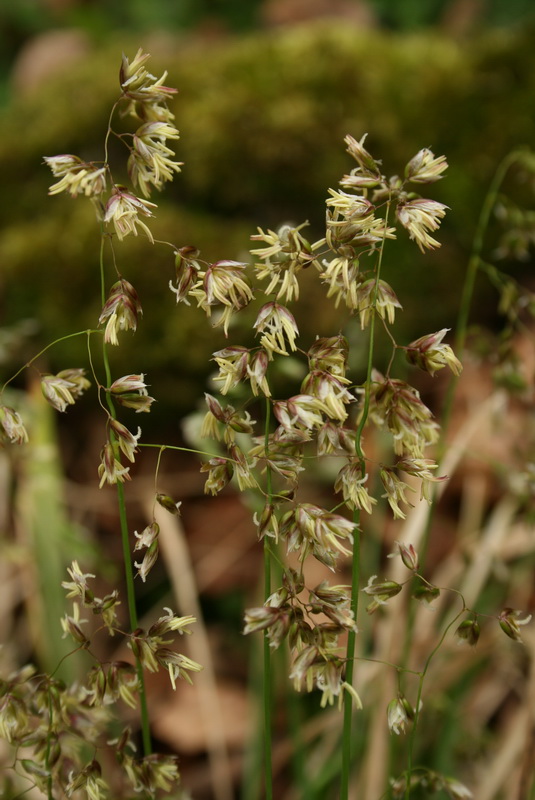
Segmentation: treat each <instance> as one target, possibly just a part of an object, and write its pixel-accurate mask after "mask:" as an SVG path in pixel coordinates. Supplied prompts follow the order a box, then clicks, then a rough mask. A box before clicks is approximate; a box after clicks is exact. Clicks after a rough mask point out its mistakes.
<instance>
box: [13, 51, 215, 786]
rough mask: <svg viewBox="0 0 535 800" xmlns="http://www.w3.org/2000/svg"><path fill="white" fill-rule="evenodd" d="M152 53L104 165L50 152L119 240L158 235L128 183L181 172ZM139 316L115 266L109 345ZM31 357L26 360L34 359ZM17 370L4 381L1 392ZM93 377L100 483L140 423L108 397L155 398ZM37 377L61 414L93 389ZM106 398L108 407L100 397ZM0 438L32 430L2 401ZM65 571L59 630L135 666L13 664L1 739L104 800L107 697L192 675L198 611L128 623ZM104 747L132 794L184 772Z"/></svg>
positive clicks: (143, 407) (139, 386)
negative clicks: (186, 641) (101, 416)
mask: <svg viewBox="0 0 535 800" xmlns="http://www.w3.org/2000/svg"><path fill="white" fill-rule="evenodd" d="M148 58H149V55H148V54H146V53H143V51H142V50H139V51H138V53H137V55H136V56H135V58H134V59H133V61H132V62H131V63H130V62H129V60H128V59H127V58H126V57H124V56H123V60H122V65H121V70H120V85H121V95H120V97H119V99H118V101H117V103H116V105H115V106H114V108H113V110H112V115H111V117H110V120H112V118H113V114H114V112H115V111H116V109H118V108H121V110H122V112H123V116H125V115H126V116H129V117H132V118H133V119H134V120H136V121H137V122H138V127H137V129H136V130H135V132H134V133H133V134H131V133H121V134H119V133H116V132H115V131H113V130H112V128H111V127H110V128H109V130H108V135H107V138H106V144H105V150H106V154H105V160H104V161H102V162H99V163H96V162H90V163H88V162H85V161H83V160H82V159H80V158H79V157H78V156H75V155H59V156H53V157H47V158H45V162H46V163H47V164H48V166H49V167H50V169H51V170H52V173H53V175H54V177H55V178H57V182H56V183H55V184H54V185H53V186H51V187H50V194H58V193H60V192H67V193H68V194H70V195H71V197H77V196H80V195H82V196H85V197H87V198H89V199H90V200H91V201H92V203H93V205H94V207H95V209H96V212H97V217H98V219H99V221H100V222H101V223H102V225H103V227H104V229H105V230H106V231H108V232H109V233H110V238H111V237H112V236H116V237H117V239H119V240H122V239H123V238H124V237H125V236H127V235H129V234H133V235H137V234H138V233H142V234H143V235H145V236H147V237H148V239H149V240H150V241H153V237H152V234H151V232H150V229H149V227H148V226H147V224H146V222H145V220H146V219H147V218H149V217H151V216H152V215H153V209H154V208H155V204H154V203H151V202H149V201H148V200H146V199H142V198H140V197H137V196H136V195H135V194H134V191H135V189H136V188H139V190H140V192H141V194H142V195H143V196H144V197H145V198H146V197H148V196H149V195H150V191H151V189H152V188H156V189H161V188H162V187H163V185H164V183H165V182H166V181H170V180H172V179H173V177H174V175H175V173H176V172H179V171H180V164H179V163H178V162H176V161H174V160H173V156H174V153H173V151H172V150H171V149H170V147H169V146H168V140H173V139H177V138H178V135H179V134H178V131H177V130H176V128H175V127H174V125H173V122H172V120H173V114H172V113H171V111H170V110H169V108H168V106H167V101H168V100H169V99H170V98H171V97H172V96H173V95H174V94H175V93H176V90H175V89H171V88H169V87H166V86H165V85H164V81H165V77H166V75H165V74H164V75H163V76H162V77H161V78H159V79H157V78H156V77H155V76H153V75H151V74H150V73H149V72H148V71H147V69H146V67H145V65H146V62H147V60H148ZM110 126H111V122H110ZM110 135H114V136H116V137H117V138H118V139H119V140H121V141H122V142H123V144H124V145H125V146H126V147H127V149H128V153H129V155H128V174H129V177H130V180H131V182H132V185H133V187H134V191H132V190H130V189H128V188H127V187H125V186H122V185H119V184H117V183H115V182H114V180H113V176H112V172H111V168H110V165H109V163H108V161H107V140H108V137H109V136H110ZM108 185H109V186H110V189H109V192H108ZM116 271H117V270H116ZM141 313H142V310H141V304H140V301H139V298H138V295H137V293H136V290H135V289H134V287H133V286H132V285H131V284H130V283H129V282H128V281H127V280H125V279H124V278H123V277H122V276H121V275H120V274H119V273H118V271H117V279H116V281H115V283H114V284H113V285H112V286H111V289H110V291H109V294H108V297H107V300H106V302H105V303H104V306H103V308H102V312H101V314H100V318H99V321H98V322H99V325H101V326H103V331H102V333H103V338H104V341H105V343H106V344H109V345H118V344H119V336H118V334H119V333H120V332H122V331H127V330H130V331H135V330H136V327H137V323H138V319H139V316H140V314H141ZM37 358H38V356H36V357H35V358H34V359H32V360H31V361H30V362H29V363H28V364H27V365H26V366H30V365H33V364H34V362H35V361H36V359H37ZM19 372H20V371H19ZM18 374H19V373H17V375H18ZM15 377H16V376H13V378H11V379H10V381H8V382H7V383H6V384H5V385H4V387H3V390H2V393H3V392H4V389H5V388H6V386H7V385H8V384H9V383H10V382H11V380H13V379H14V378H15ZM94 377H95V381H96V382H97V384H98V393H99V401H100V405H101V406H102V408H103V409H104V410H105V413H106V420H107V422H106V430H107V437H106V442H105V444H104V446H103V448H102V453H101V462H100V465H99V468H98V473H99V478H100V486H101V487H102V486H103V485H104V484H106V483H107V484H115V483H121V482H123V481H125V480H127V479H129V477H130V476H129V469H130V467H129V465H130V464H131V463H132V462H133V461H134V459H135V453H136V449H137V444H138V441H139V438H140V435H141V430H140V429H138V431H137V433H135V434H134V433H132V432H131V431H130V430H128V428H127V427H126V426H125V425H123V423H121V422H120V421H119V420H118V419H117V418H116V414H115V405H117V406H121V407H125V408H131V409H134V410H135V411H136V412H137V413H141V412H148V411H150V407H151V405H152V403H153V401H154V398H152V397H150V396H149V394H148V389H147V385H146V383H145V376H144V375H143V374H136V375H134V374H131V375H124V376H122V377H120V378H117V379H115V380H113V381H111V378H110V382H109V385H108V386H102V385H101V384H100V383H99V382H98V380H97V378H96V375H95V376H94ZM40 381H41V388H42V393H43V396H44V397H45V399H46V400H47V402H48V403H49V404H50V405H51V406H52V407H53V408H54V409H56V410H57V411H60V412H65V411H66V410H67V409H68V407H69V406H71V405H72V404H74V403H75V402H76V401H77V400H78V398H79V397H80V396H81V395H82V394H83V393H84V392H85V391H86V390H87V389H88V388H89V386H90V382H89V380H88V379H87V377H86V373H85V370H83V369H78V368H77V369H65V370H62V371H60V372H59V373H58V374H56V375H51V374H47V373H41V374H40ZM103 396H104V398H105V399H106V401H107V405H108V408H109V411H108V410H106V408H105V403H104V402H103V401H102V398H103ZM0 436H1V440H2V442H4V443H8V442H9V443H12V444H21V445H23V444H25V443H26V442H27V441H28V438H29V437H28V432H27V430H26V427H25V425H24V422H23V420H22V418H21V416H20V414H19V413H18V412H17V411H16V410H15V409H13V408H11V407H10V406H7V405H3V404H0ZM156 501H157V502H159V503H160V505H162V506H163V507H165V508H167V509H168V510H169V511H170V512H172V513H177V512H178V508H179V505H180V504H179V503H174V501H172V500H171V498H168V497H167V496H165V495H160V494H159V495H157V497H156ZM158 532H159V528H158V526H157V524H156V523H155V522H154V521H153V523H152V524H151V525H149V526H147V528H146V529H145V530H144V531H142V532H141V533H140V534H138V533H137V532H136V534H135V535H136V546H135V550H136V552H138V551H141V552H142V553H143V559H142V560H141V562H140V563H137V562H136V564H135V566H136V567H137V570H138V574H139V575H140V577H141V578H142V579H143V580H145V578H146V575H147V573H148V571H149V570H150V568H151V567H152V565H153V564H154V562H155V560H156V557H157V554H158ZM68 572H69V576H70V580H69V581H66V582H64V583H63V586H64V588H65V589H66V590H67V597H69V598H73V605H72V611H71V612H70V613H67V614H65V616H64V617H63V619H62V620H61V624H62V627H63V630H64V633H65V636H67V635H68V636H70V637H71V638H72V639H73V640H74V642H75V644H76V646H77V648H81V649H85V650H89V651H90V648H91V644H92V642H91V637H92V636H93V634H94V631H91V630H89V627H91V626H89V624H88V623H89V619H90V618H92V619H93V620H95V619H96V620H99V621H100V623H101V624H100V626H99V627H98V629H97V632H98V631H99V630H106V631H107V632H108V633H109V634H110V635H111V636H114V635H117V634H118V635H121V636H123V637H124V638H125V639H126V641H127V644H128V646H129V648H130V649H131V651H132V653H133V655H134V657H135V661H136V665H137V666H132V665H131V664H128V663H126V662H123V661H112V662H110V663H108V664H106V665H104V664H101V663H97V664H96V665H95V666H94V667H93V668H92V669H91V670H90V671H89V673H88V675H87V677H86V680H85V681H82V682H80V683H76V684H74V685H73V686H70V687H66V686H65V685H64V684H63V683H62V682H61V681H58V680H55V679H54V678H53V677H50V676H43V675H38V674H36V672H35V670H34V669H33V668H32V667H25V668H23V669H22V670H19V671H17V672H14V673H13V674H11V675H9V676H8V678H7V679H6V680H5V681H0V736H1V737H3V738H4V739H6V740H7V741H8V742H9V743H10V744H11V745H12V746H13V747H15V748H17V750H19V749H20V748H24V749H25V751H26V752H28V753H30V752H31V757H27V758H26V757H25V758H21V759H18V763H19V765H20V767H21V769H22V773H23V774H25V775H26V776H27V778H28V779H29V780H30V781H32V782H33V784H34V785H35V786H36V787H37V788H38V789H40V790H41V791H42V792H43V793H44V794H46V795H47V796H52V794H51V793H52V792H54V793H55V792H56V788H53V787H60V788H58V789H57V790H58V791H59V790H60V789H61V791H62V793H64V794H65V795H66V796H67V797H71V796H78V794H79V792H83V793H84V796H87V797H89V798H90V799H91V800H100V798H103V797H105V796H110V794H109V793H110V788H109V786H108V784H107V779H106V777H105V776H103V774H102V769H101V765H100V762H99V761H98V760H97V758H95V757H93V759H92V760H90V761H89V763H87V753H86V752H84V747H85V746H86V745H87V743H93V744H94V745H95V746H96V747H99V746H103V745H104V744H105V743H106V738H105V737H106V736H107V735H108V731H109V729H110V726H111V723H112V722H113V719H112V715H111V713H110V709H111V706H112V705H113V704H115V703H117V702H118V701H119V700H120V701H122V702H123V703H126V705H128V706H131V707H132V708H135V707H137V706H138V704H139V697H140V695H141V686H142V682H141V675H142V671H143V670H148V671H149V672H156V671H157V670H159V669H161V668H163V669H165V670H166V671H167V672H168V673H169V678H170V681H171V684H172V686H173V688H175V687H176V681H177V680H178V679H185V680H187V681H189V682H191V678H190V673H192V672H198V671H199V670H200V669H201V667H200V665H199V664H197V663H196V662H194V661H192V660H191V659H189V658H187V657H186V656H185V655H182V654H180V653H178V652H176V651H175V649H174V648H173V647H172V644H173V637H174V636H175V635H176V634H182V633H189V632H190V631H189V626H190V625H191V624H192V623H193V622H195V619H194V618H193V617H190V616H186V617H178V616H176V615H174V614H173V612H172V611H171V610H170V609H165V612H166V613H165V615H164V616H161V617H160V618H159V619H158V620H156V622H154V623H153V624H152V625H150V627H149V628H148V630H146V631H145V630H143V629H141V628H137V629H136V630H133V631H131V632H127V631H124V630H122V628H121V626H120V624H119V619H118V616H117V613H116V612H117V607H118V605H119V603H120V601H119V595H118V592H117V590H114V591H112V592H111V593H109V594H108V595H106V596H104V597H97V596H96V595H95V593H94V591H93V589H92V588H91V585H90V579H92V578H94V577H95V576H94V575H91V574H84V573H83V572H82V571H81V569H80V568H79V566H78V564H77V563H76V562H73V564H72V566H71V568H70V569H69V570H68ZM86 614H87V615H89V616H86ZM107 744H108V745H110V744H111V745H112V746H113V751H114V753H115V756H116V759H117V762H118V763H119V764H120V765H121V767H122V772H123V776H124V780H125V786H124V789H125V791H126V792H127V793H132V792H135V793H142V794H144V795H145V794H147V795H150V796H154V795H155V794H156V793H158V792H160V791H165V792H169V791H170V790H171V789H172V788H173V787H174V786H176V784H177V782H178V780H179V771H178V761H177V758H176V757H174V756H167V755H158V754H150V755H149V754H147V752H145V755H144V756H140V755H139V754H138V753H137V747H136V744H135V741H134V737H133V736H132V735H131V732H130V730H129V729H128V728H125V729H124V730H123V733H122V734H121V735H120V737H119V738H118V739H117V740H114V741H112V742H107ZM145 751H146V748H145ZM121 791H122V790H121ZM54 796H55V794H54Z"/></svg>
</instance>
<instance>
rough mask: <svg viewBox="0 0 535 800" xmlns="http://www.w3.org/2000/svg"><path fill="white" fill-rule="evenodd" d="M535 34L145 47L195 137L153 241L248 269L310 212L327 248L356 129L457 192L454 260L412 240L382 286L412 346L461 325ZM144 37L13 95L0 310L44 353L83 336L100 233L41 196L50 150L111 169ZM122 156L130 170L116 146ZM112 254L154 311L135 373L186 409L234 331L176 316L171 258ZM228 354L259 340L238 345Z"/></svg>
mask: <svg viewBox="0 0 535 800" xmlns="http://www.w3.org/2000/svg"><path fill="white" fill-rule="evenodd" d="M532 41H533V29H532V28H528V27H525V28H523V29H522V30H519V31H494V32H492V33H486V34H484V35H481V36H480V37H479V38H477V39H472V40H470V41H469V43H468V42H456V41H453V40H452V39H450V38H447V37H444V36H440V35H438V34H433V33H420V34H412V35H410V36H409V35H396V34H388V33H384V32H383V33H381V32H370V31H366V32H361V31H359V30H358V29H356V28H354V27H351V26H349V25H347V24H344V25H341V24H331V25H326V24H325V23H322V24H321V25H320V24H316V25H307V26H300V27H294V28H290V29H287V30H285V31H284V32H277V33H273V32H272V33H265V32H263V33H255V34H251V35H249V36H248V37H245V38H241V39H233V38H227V39H222V40H221V41H218V42H211V43H210V45H209V46H207V44H206V42H204V41H202V40H201V39H199V38H191V37H185V36H182V37H174V36H170V35H169V36H160V37H159V38H158V39H157V40H155V39H154V38H152V40H151V41H150V42H148V43H147V44H146V45H145V46H146V48H147V49H148V50H149V52H152V53H153V54H154V58H153V62H152V65H151V69H152V71H153V72H154V73H158V74H159V73H160V71H163V66H161V65H162V64H165V65H166V66H167V67H168V68H169V73H170V74H169V79H168V82H169V84H170V85H174V86H178V87H179V88H180V94H179V96H178V99H177V101H176V102H175V104H174V110H175V112H176V116H177V124H178V127H179V129H180V131H181V135H182V138H181V140H180V142H179V143H178V148H177V151H178V157H179V158H180V160H183V161H184V162H185V166H184V168H183V172H182V174H181V175H179V176H178V177H177V178H176V179H175V182H174V184H173V185H172V186H171V187H169V188H168V189H167V190H166V192H165V193H164V194H163V195H162V196H161V198H156V197H155V198H153V199H154V200H155V201H156V202H158V205H159V208H158V211H157V218H156V226H155V228H154V231H155V236H156V237H157V238H160V239H163V240H165V241H169V242H172V243H173V244H175V245H176V246H183V245H187V244H194V245H197V246H198V247H200V248H201V250H202V253H203V256H204V257H206V258H207V259H211V260H216V259H219V258H237V259H240V260H245V258H246V257H247V255H246V254H247V249H248V247H249V240H248V237H249V235H250V234H251V233H254V232H255V230H256V226H257V225H260V226H262V227H263V228H265V227H267V226H270V227H273V226H276V225H278V224H279V223H281V222H285V221H293V222H295V223H299V222H301V221H302V220H304V219H308V220H310V223H311V231H310V236H311V238H317V237H319V236H321V235H322V224H323V218H324V200H325V196H326V190H327V187H329V186H336V184H337V181H338V180H339V179H340V177H341V176H342V175H343V174H344V173H345V172H347V171H348V170H349V169H350V168H351V167H352V163H351V161H350V158H349V156H348V155H347V154H346V153H345V149H344V144H343V138H344V136H345V135H346V134H347V133H351V134H352V135H354V136H356V137H360V136H362V135H363V134H364V133H365V132H366V131H369V138H368V140H367V147H368V149H369V150H370V151H371V152H372V154H383V155H384V159H383V160H384V169H385V171H386V172H387V174H392V173H394V172H396V171H397V172H399V171H401V170H403V168H404V164H405V163H406V162H407V161H408V160H409V158H411V157H412V156H413V155H414V154H415V153H416V152H417V150H419V149H420V148H421V147H431V148H432V149H433V150H434V152H435V153H436V154H437V155H438V154H441V153H445V154H446V155H447V157H448V161H449V163H450V169H449V171H448V173H447V177H446V179H445V180H444V181H441V182H440V183H438V184H436V185H435V186H434V187H432V188H433V191H432V196H433V198H434V199H437V200H440V201H441V202H444V203H446V204H447V205H448V206H450V207H451V211H450V212H449V214H448V215H447V217H446V220H445V222H444V224H443V226H442V229H441V241H443V247H442V248H441V249H440V250H438V251H435V252H433V253H430V254H427V255H426V256H421V255H420V254H419V253H418V251H417V249H416V248H415V246H414V244H413V243H409V242H407V241H404V240H403V241H402V240H400V241H399V243H398V245H397V249H396V248H391V253H394V255H391V256H390V258H389V259H388V263H387V265H386V272H385V278H386V280H388V277H389V271H390V274H391V276H392V281H393V283H394V284H395V286H396V288H397V291H398V294H399V297H400V301H401V303H402V304H403V306H404V308H405V310H406V312H407V313H405V314H404V315H402V316H403V320H402V325H404V326H405V327H406V334H407V336H411V335H413V334H414V335H421V334H422V333H424V332H427V331H430V330H437V329H438V328H440V327H445V326H451V325H452V323H453V322H454V318H455V313H456V308H457V302H458V296H459V292H460V286H461V282H462V280H463V274H464V270H465V265H466V263H467V259H468V252H469V248H470V244H471V240H472V236H473V231H474V227H475V222H476V219H477V216H478V214H479V209H480V207H481V202H482V199H483V196H484V194H485V191H486V188H487V186H488V183H489V181H490V178H491V176H492V174H493V172H494V169H495V167H496V165H497V163H498V162H499V160H500V159H501V158H502V157H503V156H504V155H505V154H506V153H507V152H508V151H509V149H511V148H512V147H514V146H518V145H519V144H522V143H528V142H531V141H533V140H534V138H535V119H534V118H533V115H532V113H531V109H532V99H533V97H534V96H535V69H534V66H535V65H534V63H533V62H534V60H535V52H534V50H533V46H532ZM140 43H143V42H142V41H141V42H140V40H138V39H137V38H136V39H134V38H132V39H130V38H129V37H126V36H124V35H123V36H121V37H120V39H116V38H114V37H112V38H111V39H110V40H108V41H107V42H106V44H105V45H103V46H102V47H100V48H99V49H98V50H95V51H94V53H93V54H92V55H91V56H90V57H89V58H87V59H85V60H84V61H83V63H80V64H79V65H77V66H74V67H72V68H69V70H68V71H66V72H65V74H64V75H62V76H61V77H58V78H54V79H53V80H50V81H49V82H48V83H47V84H46V85H43V86H42V87H41V88H40V89H39V90H38V91H35V92H33V93H31V94H28V95H27V96H24V97H22V96H17V97H14V98H13V100H12V102H11V103H10V105H9V107H8V108H7V109H5V111H4V113H3V114H2V116H1V118H0V169H1V171H2V177H3V180H2V184H1V187H0V196H1V202H2V209H3V226H4V229H3V232H2V236H1V238H0V259H1V263H2V279H1V280H2V283H1V286H0V306H1V307H2V310H3V316H4V319H5V321H6V323H8V324H11V323H14V322H16V321H17V320H18V319H20V318H21V317H38V318H39V320H40V325H41V331H40V334H39V340H40V341H41V340H42V342H43V343H46V342H48V341H49V340H51V339H53V338H55V337H56V336H60V335H62V334H64V333H65V332H66V329H67V328H69V329H70V328H72V325H71V321H72V320H76V325H77V326H78V327H80V329H82V328H84V327H90V326H94V325H95V322H96V319H97V316H98V312H99V307H98V304H99V299H98V248H99V231H98V226H97V223H96V222H95V219H94V215H93V211H92V208H91V206H90V204H89V203H87V202H85V201H84V199H77V200H72V199H71V198H69V197H66V196H65V197H64V196H60V197H52V198H48V197H47V186H48V185H49V184H50V183H51V182H52V180H51V176H50V174H49V173H48V170H47V169H46V168H45V167H44V166H41V161H42V156H43V155H55V154H57V153H61V152H64V153H76V154H77V155H80V156H82V157H83V158H86V159H99V158H102V146H103V138H104V133H105V130H106V127H107V114H108V109H109V108H110V106H111V104H112V103H113V100H114V99H115V97H116V96H117V93H118V82H117V80H116V79H115V77H114V76H115V75H117V72H118V65H119V57H120V53H121V51H122V50H124V51H125V52H127V53H129V54H132V55H133V54H134V53H135V51H136V49H137V47H138V46H139V44H140ZM113 147H114V148H115V147H119V146H118V145H116V144H114V145H113ZM113 155H114V156H117V159H118V163H123V162H122V161H121V157H122V155H123V153H122V152H121V151H119V150H117V151H116V152H115V153H113ZM115 177H116V179H117V178H119V179H120V178H121V175H120V174H117V175H116V176H115ZM122 177H123V178H124V176H122ZM117 256H118V266H119V269H120V270H121V272H122V274H123V275H124V277H126V278H128V279H129V280H131V281H132V283H133V284H134V285H135V286H136V288H137V290H138V293H139V294H140V297H141V300H142V303H143V305H144V306H145V308H146V309H147V313H146V315H145V317H144V318H143V321H142V324H141V326H140V330H139V331H138V333H137V334H136V337H135V339H132V342H131V357H132V371H147V372H148V371H149V370H150V372H151V374H150V377H151V378H152V377H153V374H154V373H157V374H160V375H163V376H165V380H166V385H167V386H168V390H167V391H168V394H169V397H170V398H171V397H172V398H173V401H174V402H175V404H176V402H177V397H179V399H180V402H179V406H181V407H182V408H185V407H191V403H192V402H194V400H195V398H197V397H198V396H199V394H200V391H199V386H198V383H199V374H204V373H205V371H206V364H207V361H208V359H209V357H210V354H211V353H212V351H213V350H215V349H219V348H221V347H223V346H224V345H225V342H224V339H223V335H222V332H221V331H219V330H218V331H217V332H216V333H215V335H212V334H211V333H210V330H209V328H208V326H207V325H205V324H204V323H203V321H202V320H201V319H200V317H199V313H198V312H196V310H195V309H192V308H187V307H186V306H183V305H181V306H178V307H177V306H176V304H175V302H174V297H173V295H172V294H171V293H170V292H169V291H168V289H167V285H168V281H169V280H170V279H171V278H172V277H173V255H172V251H171V250H170V249H169V248H162V247H150V246H149V245H148V244H147V243H146V242H145V241H144V240H143V239H141V238H138V239H133V238H132V237H130V238H129V239H127V240H126V241H125V242H124V243H123V245H118V246H117ZM399 273H401V274H402V275H406V276H407V278H406V280H405V282H403V280H401V281H400V276H399ZM394 275H395V278H394ZM315 277H316V276H315V275H314V274H312V271H310V274H308V271H307V274H306V276H305V287H304V290H303V291H304V294H305V296H306V297H307V298H309V299H310V305H311V307H312V306H314V308H315V309H317V313H316V312H315V313H314V314H313V315H310V318H311V319H312V318H313V320H314V326H315V327H314V329H313V330H312V328H311V327H310V326H309V322H307V321H306V320H305V321H303V324H302V326H301V327H302V329H303V331H304V333H305V336H308V337H312V336H313V335H314V334H315V333H318V334H320V335H328V334H332V333H333V332H336V331H337V329H338V324H339V323H338V321H337V320H338V318H339V313H338V312H336V311H335V310H334V309H333V308H332V307H331V303H330V302H329V301H325V300H324V299H323V298H324V292H323V290H322V288H321V287H318V286H317V281H315ZM112 280H113V276H112V275H111V272H110V282H111V281H112ZM87 298H90V299H89V300H88V299H87ZM482 302H483V303H484V304H485V303H486V299H485V297H483V300H482ZM151 308H152V309H154V308H157V309H159V311H158V314H157V315H155V314H154V312H152V313H151V312H150V309H151ZM479 316H480V317H484V313H483V314H480V315H479ZM307 325H308V326H309V328H308V330H307ZM318 327H319V328H321V330H318ZM249 335H250V334H249ZM355 335H356V334H355ZM126 338H128V337H126ZM232 342H233V343H240V344H247V342H246V341H245V340H244V337H243V336H237V337H236V336H233V338H232ZM305 346H306V341H305ZM84 348H85V343H84V342H83V341H82V340H80V341H79V342H77V341H76V340H71V341H70V342H69V343H65V344H63V345H61V346H60V347H58V348H57V350H54V351H51V353H50V356H49V357H50V360H51V364H52V366H54V365H56V364H57V365H58V368H60V367H62V366H65V359H66V358H67V357H68V358H69V360H74V359H76V360H77V361H80V359H81V358H82V359H84V358H85V352H84ZM121 349H122V351H123V352H122V356H123V357H124V350H123V348H121ZM155 391H156V390H155Z"/></svg>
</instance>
